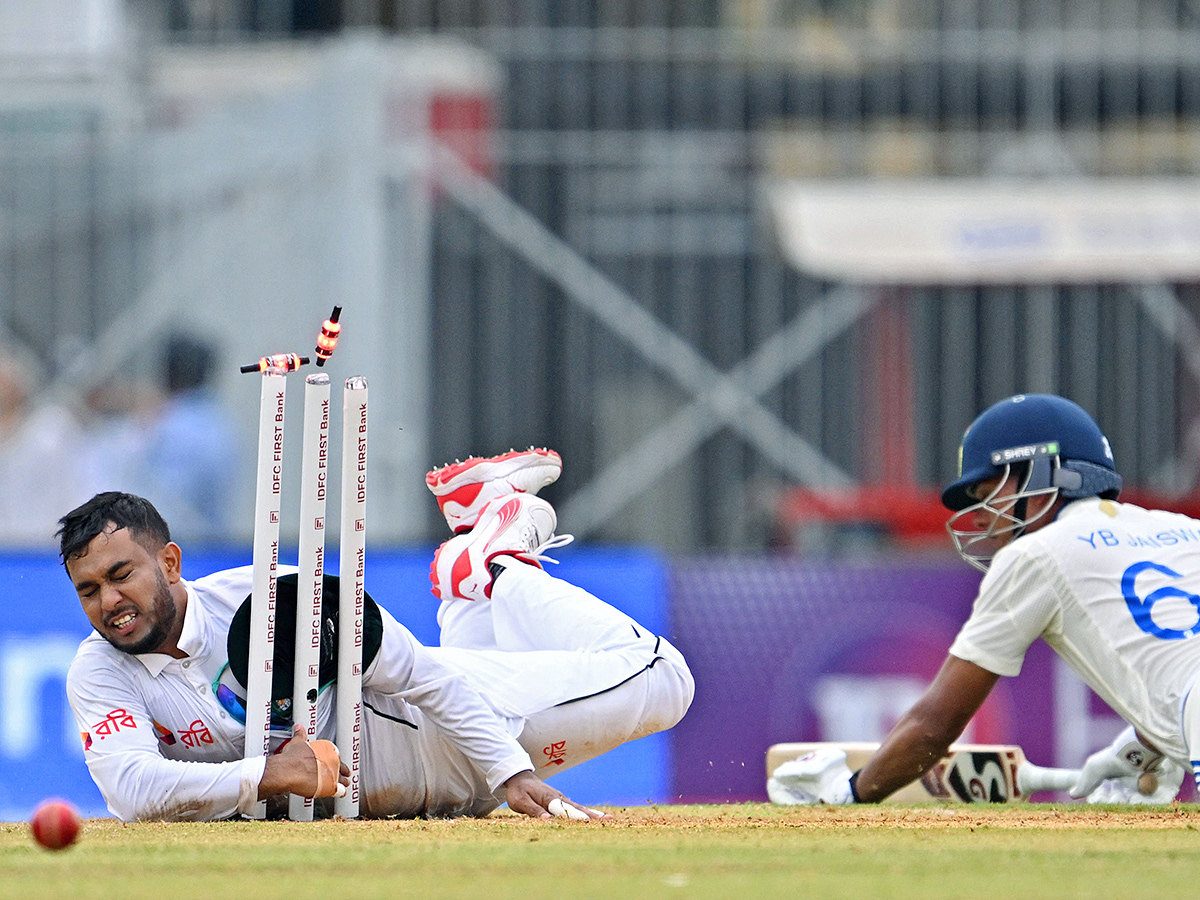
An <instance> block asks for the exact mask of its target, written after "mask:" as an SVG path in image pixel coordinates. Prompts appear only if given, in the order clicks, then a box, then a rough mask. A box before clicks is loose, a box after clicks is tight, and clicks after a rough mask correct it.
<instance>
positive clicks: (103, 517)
mask: <svg viewBox="0 0 1200 900" xmlns="http://www.w3.org/2000/svg"><path fill="white" fill-rule="evenodd" d="M109 523H112V524H113V525H115V526H116V528H117V530H120V529H122V528H127V529H129V534H130V536H131V537H132V538H133V539H134V540H135V541H137V542H138V543H139V544H141V545H142V546H143V547H145V548H146V549H147V550H151V551H153V552H158V551H159V550H161V549H162V548H163V547H165V546H166V545H167V544H168V543H169V542H170V540H171V529H170V528H169V527H168V526H167V523H166V520H165V519H163V517H162V516H161V515H160V514H159V512H158V510H157V509H155V508H154V504H153V503H151V502H150V501H149V500H146V499H143V498H142V497H137V496H134V495H133V494H124V493H121V492H120V491H106V492H104V493H102V494H97V495H96V496H95V497H93V498H92V499H91V500H89V501H88V502H87V503H84V504H83V505H82V506H79V507H76V508H75V509H73V510H71V511H70V512H69V513H67V514H66V515H65V516H63V517H62V518H61V519H59V520H58V526H59V527H58V531H57V532H55V536H56V537H57V538H58V539H59V555H60V556H61V557H62V561H63V565H64V566H65V565H66V564H67V562H68V560H71V559H74V558H75V557H76V556H79V555H80V554H81V553H82V552H83V551H84V550H85V549H86V548H87V545H88V544H90V543H91V542H92V539H93V538H94V537H96V535H98V534H100V533H101V532H103V531H105V530H107V529H108V526H109Z"/></svg>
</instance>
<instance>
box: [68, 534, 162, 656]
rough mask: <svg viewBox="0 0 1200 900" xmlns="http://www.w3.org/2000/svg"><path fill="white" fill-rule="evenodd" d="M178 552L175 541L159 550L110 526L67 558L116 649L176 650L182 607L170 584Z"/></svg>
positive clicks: (96, 623) (90, 611)
mask: <svg viewBox="0 0 1200 900" xmlns="http://www.w3.org/2000/svg"><path fill="white" fill-rule="evenodd" d="M180 556H181V554H180V550H179V547H178V546H177V545H176V544H174V543H169V544H167V545H166V546H164V547H163V548H162V549H161V550H159V551H158V552H157V553H155V552H153V551H151V550H148V549H147V548H145V547H143V546H142V545H141V544H139V543H138V542H137V541H136V540H134V539H133V536H132V535H131V534H130V533H129V531H128V530H127V529H124V528H119V529H118V528H113V527H111V526H110V528H108V529H105V530H104V531H103V532H101V533H100V534H98V535H96V537H94V538H92V540H91V542H90V543H89V544H88V545H87V548H86V549H85V550H84V552H83V553H81V554H79V555H78V556H76V557H74V558H72V559H70V560H68V562H67V575H68V576H69V577H70V579H71V582H72V584H74V585H75V592H76V593H77V594H78V595H79V602H80V603H81V604H82V605H83V611H84V613H85V614H86V615H87V617H88V621H90V622H91V623H92V627H93V628H95V629H96V632H97V633H98V634H99V635H100V636H101V637H102V638H104V639H105V640H106V641H108V642H109V643H110V644H112V645H113V646H114V647H116V648H117V649H118V650H121V651H124V652H125V653H152V652H155V651H158V652H162V653H174V654H178V646H177V641H178V639H179V634H180V632H181V631H182V628H183V609H182V604H181V603H177V602H176V596H175V594H173V593H172V587H174V586H177V585H179V584H180V569H179V562H180ZM184 596H186V595H184Z"/></svg>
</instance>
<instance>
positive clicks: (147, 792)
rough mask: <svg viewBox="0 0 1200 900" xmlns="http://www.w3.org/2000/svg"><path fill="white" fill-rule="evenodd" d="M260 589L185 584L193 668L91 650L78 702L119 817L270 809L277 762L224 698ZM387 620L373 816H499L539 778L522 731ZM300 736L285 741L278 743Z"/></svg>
mask: <svg viewBox="0 0 1200 900" xmlns="http://www.w3.org/2000/svg"><path fill="white" fill-rule="evenodd" d="M281 571H283V569H282V567H281ZM251 581H252V570H251V567H249V566H246V567H243V568H240V569H231V570H228V571H225V572H218V573H216V574H214V575H210V576H207V577H205V578H201V579H199V580H197V581H194V582H187V583H185V584H186V587H187V592H188V600H187V608H186V610H185V614H184V621H183V633H182V636H181V638H180V649H181V650H183V651H184V652H185V653H186V654H187V656H186V657H184V658H183V659H174V658H172V657H170V656H166V655H164V654H159V653H146V654H141V655H137V656H133V655H130V654H127V653H123V652H121V651H119V650H117V649H115V648H114V647H112V646H111V645H110V644H109V643H108V642H107V641H105V640H104V639H103V638H101V637H100V636H99V635H97V634H92V635H90V636H89V637H88V638H86V639H85V640H84V641H83V643H82V644H81V645H80V647H79V652H78V653H77V654H76V657H75V660H74V662H73V663H72V665H71V669H70V672H69V674H68V676H67V696H68V699H69V701H70V704H71V708H72V710H73V711H74V713H75V719H76V722H77V723H78V725H79V730H80V733H81V737H82V740H83V744H84V756H85V759H86V761H87V765H88V769H89V771H90V772H91V775H92V778H93V779H94V780H95V782H96V784H97V786H98V787H99V788H100V792H101V793H102V794H103V795H104V798H105V801H106V802H107V804H108V808H109V810H110V811H111V812H112V813H113V815H115V816H117V817H118V818H120V819H123V820H125V821H132V820H138V819H165V820H183V819H193V820H208V819H220V818H226V817H229V816H232V815H235V814H236V813H238V812H244V811H246V810H247V809H248V808H249V807H250V805H251V804H253V803H254V802H255V801H256V799H257V793H258V783H259V781H260V780H261V778H262V773H263V767H264V765H265V761H264V758H261V757H260V758H254V759H251V760H244V759H243V758H242V748H243V745H244V741H245V726H244V725H242V724H240V723H239V722H238V721H237V720H236V719H234V718H233V717H232V716H231V715H230V714H229V713H228V712H227V711H226V710H225V709H224V708H223V707H222V705H221V704H220V703H219V702H218V700H217V698H216V696H215V694H214V692H213V683H214V681H215V680H216V679H217V678H218V676H219V675H220V674H221V671H222V669H223V668H224V666H225V664H226V661H227V653H226V638H227V635H228V632H229V623H230V621H231V620H232V618H233V615H234V613H235V612H236V611H237V609H238V607H239V606H240V605H241V604H242V602H243V601H244V600H245V598H246V597H247V596H249V594H250V591H251V586H252V585H251ZM380 613H381V614H382V617H383V642H382V645H381V647H380V650H379V653H378V655H377V656H376V658H375V660H374V662H373V663H372V664H371V666H370V667H369V668H368V669H367V671H366V673H365V674H364V679H363V702H364V707H365V709H364V715H363V741H362V747H363V751H362V752H363V758H362V772H361V779H362V780H361V789H362V794H361V804H362V812H363V815H370V816H386V815H398V816H414V815H432V816H442V815H463V814H466V815H478V814H483V813H486V812H488V811H490V810H492V809H495V808H496V806H498V805H499V803H500V801H499V800H497V799H496V797H495V793H496V791H497V790H498V789H499V787H500V786H501V785H502V784H503V783H504V782H505V781H506V780H507V779H508V778H510V777H511V776H512V775H515V774H516V773H518V772H521V771H525V770H530V769H532V768H533V764H532V762H531V761H530V758H529V755H528V754H527V753H526V752H525V751H524V750H523V749H522V748H521V746H520V744H518V743H517V741H516V739H515V737H514V734H515V732H518V731H519V730H520V728H521V725H522V723H521V722H519V721H514V720H511V719H506V718H504V717H502V716H501V715H499V714H498V713H497V712H496V711H495V710H494V709H493V707H492V706H491V705H489V704H488V702H487V701H486V700H485V699H484V698H483V697H482V695H481V694H480V693H479V692H478V690H476V688H474V687H473V686H472V685H471V684H470V683H469V681H468V680H467V679H466V678H465V677H464V676H463V675H462V674H461V673H459V672H457V671H455V670H454V669H452V668H451V667H449V666H447V665H446V664H444V663H443V662H441V661H440V660H439V659H437V658H435V656H434V655H432V654H431V653H430V652H429V650H428V649H427V648H425V647H423V646H422V645H421V644H420V643H418V642H417V640H416V639H415V638H414V637H413V636H412V634H411V633H410V632H409V631H408V629H406V628H404V626H402V625H400V624H399V623H398V622H396V620H395V619H394V618H392V617H391V616H390V615H389V614H388V613H387V611H386V610H382V609H381V610H380ZM333 694H334V692H333V691H329V690H326V691H324V692H322V695H321V696H322V702H321V703H319V705H318V714H319V721H318V737H322V738H332V736H333V733H332V732H333V728H334V723H335V721H336V718H335V715H334V709H333V702H332V700H333ZM287 736H288V735H287V734H284V733H283V732H280V733H278V734H277V735H275V736H274V741H273V744H278V743H279V742H281V741H282V740H283V739H284V738H285V737H287Z"/></svg>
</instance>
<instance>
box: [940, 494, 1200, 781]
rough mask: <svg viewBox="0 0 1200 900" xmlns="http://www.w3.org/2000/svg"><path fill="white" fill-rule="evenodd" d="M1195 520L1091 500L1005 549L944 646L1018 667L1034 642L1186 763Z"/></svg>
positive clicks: (1199, 534)
mask: <svg viewBox="0 0 1200 900" xmlns="http://www.w3.org/2000/svg"><path fill="white" fill-rule="evenodd" d="M1198 622H1200V521H1197V520H1195V519H1191V518H1189V517H1187V516H1183V515H1179V514H1176V513H1170V512H1163V511H1161V510H1146V509H1142V508H1140V507H1137V506H1133V505H1132V504H1128V503H1114V502H1112V501H1109V500H1100V499H1098V498H1090V499H1087V500H1077V501H1075V502H1073V503H1069V504H1067V505H1066V506H1065V507H1063V509H1062V510H1061V511H1060V512H1059V514H1058V518H1057V519H1056V520H1055V521H1054V522H1052V523H1050V524H1049V525H1046V526H1045V527H1044V528H1041V529H1039V530H1038V531H1035V532H1033V533H1032V534H1027V535H1024V536H1022V537H1020V538H1018V539H1017V540H1015V541H1013V542H1012V543H1011V544H1009V545H1008V546H1006V547H1004V548H1003V549H1002V550H1001V551H1000V552H999V553H997V554H996V557H995V559H994V561H993V563H992V566H991V568H990V569H989V571H988V573H987V575H986V577H985V578H984V579H983V583H982V584H981V585H980V588H979V596H978V597H977V598H976V600H975V605H974V608H973V609H972V612H971V616H970V618H969V619H968V620H967V622H966V623H965V624H964V625H963V627H962V630H961V631H960V632H959V634H958V637H957V638H956V639H955V641H954V644H953V646H951V648H950V652H951V653H952V654H953V655H955V656H957V657H959V658H960V659H965V660H967V661H969V662H973V663H975V664H976V665H978V666H981V667H983V668H984V669H987V670H988V671H989V672H994V673H996V674H998V675H1010V676H1011V675H1017V674H1019V673H1020V671H1021V664H1022V662H1023V661H1024V658H1025V651H1026V649H1027V648H1028V647H1029V645H1030V644H1031V643H1033V641H1034V640H1036V639H1037V638H1039V637H1040V638H1043V639H1044V640H1045V641H1046V643H1047V644H1049V645H1050V646H1051V647H1052V648H1053V649H1054V650H1055V651H1056V652H1057V653H1058V654H1059V655H1060V656H1061V657H1062V658H1063V659H1064V660H1065V661H1066V662H1067V663H1068V664H1069V665H1070V666H1071V668H1073V669H1074V670H1075V671H1076V672H1077V673H1079V675H1080V677H1082V678H1083V680H1084V681H1086V682H1087V683H1088V684H1089V685H1090V686H1091V688H1092V689H1093V690H1094V691H1095V692H1096V693H1097V694H1099V695H1100V697H1102V698H1103V699H1104V700H1105V702H1107V703H1108V704H1109V706H1111V707H1112V708H1113V709H1114V710H1115V711H1116V712H1117V713H1118V714H1119V715H1120V716H1121V717H1122V718H1124V719H1125V720H1126V721H1128V722H1129V723H1131V724H1132V725H1134V726H1135V727H1136V728H1137V729H1138V731H1140V732H1141V733H1142V735H1144V736H1145V738H1146V739H1147V740H1149V741H1150V742H1151V743H1152V744H1154V745H1155V746H1156V747H1157V748H1158V749H1159V750H1161V751H1162V752H1163V753H1165V754H1167V755H1168V756H1171V757H1172V758H1174V759H1176V760H1179V761H1181V762H1183V763H1186V762H1187V760H1188V751H1187V747H1186V744H1185V742H1184V738H1183V735H1182V733H1181V729H1180V706H1181V703H1182V700H1183V698H1184V696H1185V694H1186V692H1187V690H1188V688H1189V686H1190V684H1191V682H1192V679H1193V677H1194V676H1195V674H1196V673H1197V672H1198V671H1200V638H1198V637H1197V635H1198V634H1200V624H1198Z"/></svg>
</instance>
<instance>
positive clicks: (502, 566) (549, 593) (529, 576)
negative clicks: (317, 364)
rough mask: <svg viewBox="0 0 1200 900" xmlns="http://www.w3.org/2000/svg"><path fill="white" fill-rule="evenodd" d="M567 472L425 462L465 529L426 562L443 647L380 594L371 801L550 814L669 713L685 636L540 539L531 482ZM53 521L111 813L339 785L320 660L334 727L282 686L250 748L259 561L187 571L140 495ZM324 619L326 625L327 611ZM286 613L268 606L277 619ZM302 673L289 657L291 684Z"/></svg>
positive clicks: (197, 808)
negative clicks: (654, 622)
mask: <svg viewBox="0 0 1200 900" xmlns="http://www.w3.org/2000/svg"><path fill="white" fill-rule="evenodd" d="M560 470H561V462H560V461H559V459H558V456H557V454H554V453H552V452H551V451H546V450H533V449H531V450H528V451H521V452H519V453H509V454H504V455H503V456H500V457H493V458H491V459H475V458H473V459H469V460H467V461H465V462H463V463H456V464H454V465H453V466H447V467H444V468H443V469H439V470H437V471H435V472H431V473H430V476H429V478H428V479H427V481H428V483H429V486H430V488H431V490H433V492H434V494H435V495H436V496H437V497H438V499H439V501H440V505H441V506H442V508H443V512H444V513H446V515H447V521H448V522H450V524H451V528H452V529H456V530H457V531H459V532H460V533H459V534H458V535H457V536H456V537H454V538H452V539H451V540H449V541H447V542H446V543H444V544H443V545H442V546H441V547H440V548H439V549H438V551H437V554H436V555H435V558H434V565H433V567H432V569H431V573H430V574H431V578H432V580H433V582H434V593H435V594H436V595H437V596H438V597H439V598H440V599H441V600H442V606H441V608H440V610H439V622H440V624H441V626H442V646H441V647H424V646H422V645H421V644H419V643H418V642H417V641H416V639H415V638H414V637H413V636H412V634H411V633H410V632H409V631H408V630H407V629H406V628H404V626H402V625H401V624H399V623H398V622H397V621H396V620H395V619H394V618H392V617H391V616H390V615H389V614H388V613H387V612H386V611H385V610H382V609H380V608H378V607H377V606H376V605H375V604H374V603H373V602H371V603H368V609H367V611H366V619H367V635H366V639H365V641H364V643H365V646H364V659H363V665H364V679H363V704H364V715H363V740H362V748H363V750H362V752H363V758H362V760H361V763H362V770H361V785H360V787H361V793H360V802H361V812H362V815H364V816H368V817H380V816H402V817H414V816H461V815H486V814H487V813H488V812H490V811H492V810H494V809H495V808H496V807H498V806H499V805H500V804H501V803H504V802H507V803H508V804H509V806H510V807H511V808H512V809H514V810H517V811H519V812H523V813H526V814H528V815H531V816H540V817H546V816H549V815H550V814H551V810H550V808H551V807H552V806H555V807H557V803H556V802H555V801H559V802H561V801H562V800H563V799H565V798H563V797H562V795H561V794H560V793H559V792H558V791H556V790H555V789H554V788H552V787H550V786H549V785H547V784H545V783H544V781H543V779H544V778H546V777H548V776H549V775H553V774H555V773H557V772H560V771H563V770H565V769H567V768H570V767H571V766H574V765H577V764H579V763H581V762H584V761H586V760H587V759H590V758H592V757H594V756H598V755H599V754H601V753H603V752H605V751H607V750H609V749H612V748H613V747H615V746H617V745H619V744H621V743H623V742H625V741H627V740H632V739H634V738H638V737H642V736H644V735H647V734H651V733H653V732H656V731H660V730H663V729H666V728H670V727H671V726H673V725H674V724H675V723H676V722H678V721H679V720H680V719H681V718H682V717H683V714H684V713H685V712H686V710H687V708H688V706H689V704H690V703H691V699H692V693H693V689H694V684H693V681H692V677H691V674H690V672H689V671H688V668H687V664H686V663H685V662H684V660H683V657H682V656H681V655H680V653H679V651H678V650H676V649H675V648H674V647H673V646H671V644H670V643H669V642H668V641H666V640H665V639H664V638H661V637H659V636H656V635H654V634H652V633H650V632H649V631H648V630H647V629H645V628H643V627H642V626H641V625H639V624H638V623H637V622H635V621H633V620H632V619H630V618H629V617H628V616H626V615H625V614H623V613H621V612H619V611H617V610H616V609H614V608H613V607H611V606H608V605H607V604H605V603H603V602H602V601H600V600H599V599H597V598H596V597H594V596H592V595H590V594H588V593H587V592H586V591H584V590H582V589H580V588H578V587H576V586H574V585H571V584H568V583H566V582H564V581H562V580H560V579H557V578H554V577H552V576H550V575H549V574H547V573H546V572H545V571H543V569H542V567H541V564H540V559H543V558H544V557H542V556H541V554H542V553H543V552H544V551H545V550H547V549H549V548H551V547H554V546H558V545H561V543H563V542H564V540H565V538H563V537H559V538H555V537H554V529H555V527H556V525H557V519H556V516H555V514H554V510H553V508H552V507H551V506H550V504H549V503H547V502H546V501H545V500H543V499H541V498H539V497H536V496H535V493H536V491H537V490H538V489H539V488H540V487H542V486H544V485H545V484H548V483H550V482H551V481H553V480H554V479H555V478H557V476H558V472H559V471H560ZM59 536H60V540H61V552H62V557H63V563H64V566H65V567H66V570H67V574H68V575H69V576H70V578H71V581H72V583H73V584H74V586H75V589H76V592H77V593H78V595H79V598H80V601H81V603H82V605H83V609H84V612H85V613H86V615H87V617H88V619H89V620H90V621H91V623H92V626H93V627H94V629H95V633H94V634H92V635H90V636H89V637H88V638H87V639H85V640H84V641H83V643H82V644H81V645H80V648H79V652H78V654H77V655H76V658H75V661H74V663H73V664H72V666H71V669H70V673H69V675H68V678H67V692H68V697H69V700H70V703H71V708H72V710H73V711H74V714H75V718H76V721H77V723H78V726H79V731H80V733H81V737H82V740H83V745H84V756H85V759H86V761H87V765H88V769H89V771H90V772H91V775H92V777H93V779H94V780H95V782H96V784H97V786H98V787H99V788H100V791H101V793H102V794H103V795H104V798H105V800H106V802H107V804H108V808H109V809H110V810H111V812H112V813H113V815H115V816H117V817H118V818H120V819H122V820H125V821H133V820H144V819H157V820H168V821H172V820H211V819H223V818H227V817H231V816H234V815H237V814H238V813H239V812H244V811H246V810H247V809H248V808H249V807H250V805H251V804H253V803H254V802H256V801H258V800H260V799H268V798H273V797H278V796H280V795H286V794H287V793H289V792H291V793H299V794H303V795H304V796H309V797H328V796H332V795H333V794H335V793H336V792H337V791H338V790H339V789H340V788H339V783H340V784H341V785H343V786H344V785H345V784H346V781H347V776H346V772H347V771H348V770H347V768H346V767H345V765H344V764H341V763H340V761H339V760H338V758H337V751H336V749H334V748H333V745H332V744H330V743H329V742H328V741H327V740H324V738H327V737H329V736H330V735H331V733H332V730H333V727H334V722H335V721H336V711H335V709H334V694H335V693H336V692H335V691H331V690H327V688H328V686H329V682H328V681H327V680H326V679H325V678H324V677H323V678H322V691H321V694H320V697H319V701H318V708H319V723H318V737H319V738H322V739H319V740H315V741H313V742H312V743H309V742H308V741H306V739H305V737H304V729H303V727H302V726H296V727H295V729H293V727H292V725H291V722H290V715H289V713H290V710H289V706H290V704H289V700H288V698H287V697H280V696H275V697H274V702H273V720H272V738H273V739H272V747H273V749H274V750H275V752H274V753H273V754H272V755H270V756H264V757H258V758H254V759H249V760H246V759H243V758H242V746H243V742H244V739H245V727H244V724H243V722H244V706H243V704H244V701H245V692H244V689H243V688H242V685H241V684H240V683H239V679H238V677H237V676H236V674H235V673H236V672H237V671H239V666H240V671H242V672H244V669H245V660H244V653H245V650H244V647H245V644H246V642H247V640H248V639H247V637H246V635H245V633H244V632H243V631H241V630H240V626H239V625H238V624H237V623H238V622H240V621H241V620H243V619H248V615H246V614H245V613H243V615H242V617H241V618H240V619H239V618H237V616H236V614H237V612H238V610H239V608H241V607H242V606H243V604H244V603H245V602H246V600H247V598H248V596H249V594H250V591H251V575H252V571H251V568H250V567H244V568H239V569H232V570H228V571H224V572H217V573H215V574H213V575H209V576H207V577H205V578H201V579H198V580H196V581H193V582H187V581H184V580H183V578H182V577H181V575H180V560H181V554H182V551H181V550H180V548H179V547H178V545H176V544H174V543H173V542H171V540H170V534H169V531H168V528H167V525H166V523H165V522H163V521H162V519H161V517H160V516H159V515H158V513H157V511H156V510H155V509H154V507H153V506H152V505H151V504H150V503H149V502H148V501H146V500H143V499H141V498H138V497H134V496H132V495H128V494H118V493H109V494H100V495H97V496H96V497H94V498H93V499H92V500H90V501H88V503H86V504H84V505H83V506H81V507H79V508H78V509H76V510H74V511H72V512H71V513H68V514H67V515H66V516H64V517H63V519H62V520H61V529H60V532H59ZM284 581H285V582H286V579H284ZM293 591H294V589H293ZM282 592H283V589H282V588H281V603H282V602H283V600H284V599H285V598H284V597H283V593H282ZM328 593H329V591H328V589H327V599H328ZM325 621H326V626H325V627H326V628H329V627H331V623H332V625H334V626H335V625H336V617H335V616H328V617H325ZM231 625H232V626H233V627H232V628H231ZM285 631H286V629H284V628H282V626H278V636H279V637H280V638H283V637H285V634H284V632H285ZM324 643H326V642H325V641H323V644H324ZM330 643H331V644H332V646H336V640H334V641H332V642H330ZM279 652H280V651H279V649H278V647H277V650H276V663H277V664H278V662H279ZM323 652H324V651H323ZM239 655H240V656H241V658H240V659H239ZM327 662H328V663H330V666H329V671H336V661H335V660H327V659H323V660H322V671H323V675H324V672H325V669H326V666H325V664H326V663H327ZM290 680H291V676H290V672H289V674H287V677H286V679H279V682H283V681H286V682H287V683H288V684H290ZM318 812H321V810H318ZM555 812H556V813H557V814H562V813H563V810H562V808H561V807H560V808H557V809H555ZM569 812H571V813H572V814H574V815H575V816H576V817H579V816H583V815H587V816H588V817H595V816H596V815H597V813H595V812H594V811H587V810H582V808H578V807H577V806H576V808H574V809H572V810H570V811H569Z"/></svg>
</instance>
